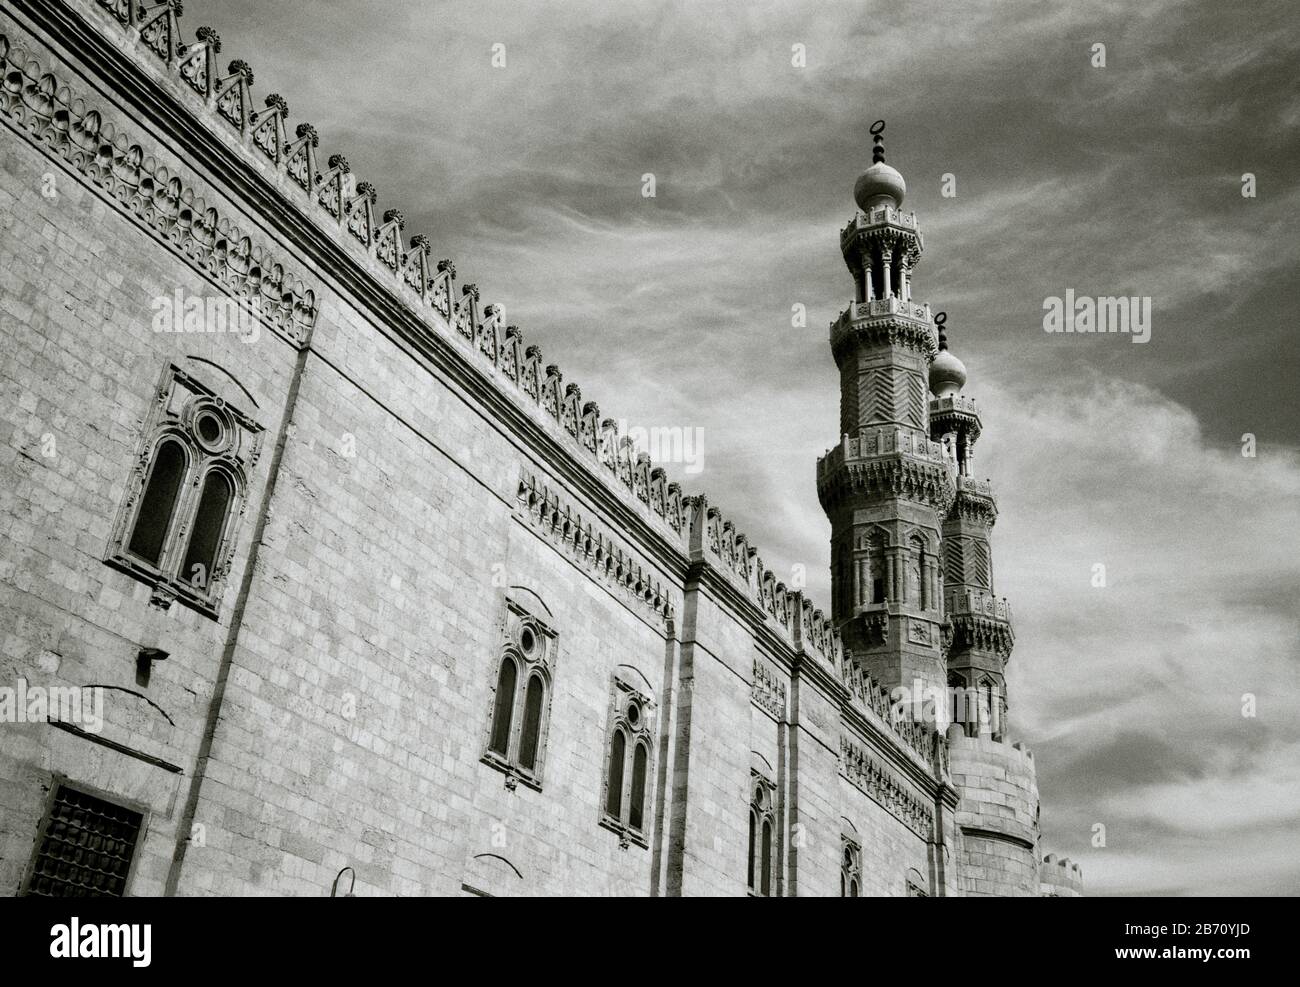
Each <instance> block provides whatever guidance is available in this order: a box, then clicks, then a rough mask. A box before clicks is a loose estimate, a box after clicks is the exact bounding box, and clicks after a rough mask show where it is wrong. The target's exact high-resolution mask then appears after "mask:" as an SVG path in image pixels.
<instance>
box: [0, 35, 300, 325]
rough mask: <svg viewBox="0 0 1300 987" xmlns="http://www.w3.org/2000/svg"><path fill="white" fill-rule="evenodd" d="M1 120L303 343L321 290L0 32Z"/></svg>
mask: <svg viewBox="0 0 1300 987" xmlns="http://www.w3.org/2000/svg"><path fill="white" fill-rule="evenodd" d="M0 74H2V75H3V80H4V81H3V86H0V118H3V119H4V121H5V122H6V123H7V124H8V125H9V126H10V127H11V128H12V129H13V130H15V131H16V132H17V133H18V134H20V135H21V136H22V137H24V138H26V139H27V140H28V141H30V142H31V143H32V144H34V145H35V146H36V147H37V148H38V149H40V150H41V151H43V152H44V153H45V154H48V155H52V156H57V157H59V158H61V159H63V161H65V162H66V163H67V164H68V165H69V166H71V167H72V168H73V169H74V170H75V171H76V172H78V173H79V174H81V175H82V176H84V177H85V178H86V179H87V180H88V181H89V183H90V184H91V185H92V187H94V188H95V189H97V190H98V191H99V192H100V194H101V195H102V196H103V197H104V198H105V199H107V200H108V201H109V202H111V203H112V204H113V205H114V206H116V207H117V208H118V209H119V210H121V211H122V212H123V213H125V214H126V215H127V216H129V217H130V218H131V219H133V220H135V221H136V222H137V223H139V224H141V225H142V226H144V227H145V228H146V229H147V230H149V231H150V232H151V233H152V234H153V235H154V236H156V237H158V238H159V239H160V240H162V241H163V242H164V243H167V244H168V245H170V246H171V247H172V248H173V249H175V250H176V251H177V252H178V253H179V254H180V255H181V256H182V257H184V258H185V260H186V262H187V263H189V264H190V265H191V266H192V267H194V268H196V269H197V270H198V271H200V272H201V273H202V274H204V275H207V276H209V277H212V278H214V279H215V280H216V281H217V282H218V283H220V284H221V285H223V286H224V287H225V288H226V290H228V291H229V292H230V293H231V294H232V295H233V296H235V297H236V298H238V299H242V300H245V301H247V302H248V303H249V306H250V309H251V310H252V312H253V313H255V314H256V315H257V317H258V318H259V319H260V320H261V321H262V322H264V323H265V324H266V326H267V327H268V328H269V329H271V330H272V331H274V332H277V333H279V334H280V335H281V336H283V337H285V338H286V339H288V340H289V341H290V342H292V343H294V344H295V345H298V346H301V345H302V344H303V342H304V340H305V339H306V337H307V336H308V334H309V333H310V331H311V328H312V326H314V325H315V323H316V315H317V301H316V299H317V292H315V291H314V290H312V289H311V288H309V287H307V286H306V284H305V283H304V282H303V280H302V279H301V278H299V277H297V276H296V275H294V274H292V273H291V272H290V271H288V270H287V269H286V268H285V266H284V265H283V264H282V263H280V262H279V261H278V260H277V259H276V258H275V257H274V256H273V255H272V254H271V253H270V252H269V251H267V250H265V249H264V248H263V247H261V246H260V245H257V244H254V243H253V242H252V240H251V238H250V237H248V236H247V235H245V233H244V232H243V231H241V230H240V228H239V227H237V226H235V225H234V224H233V223H231V222H230V221H229V220H228V219H226V218H225V217H223V216H221V215H219V214H218V212H217V210H216V209H215V208H213V207H211V206H209V205H207V204H206V202H205V201H204V199H203V197H202V196H200V195H198V194H196V193H195V191H194V189H193V188H192V187H191V186H190V185H189V184H187V183H186V182H185V181H184V180H183V179H182V178H181V177H180V176H178V175H173V174H171V173H170V172H169V171H168V170H167V169H166V168H165V167H162V166H161V165H159V164H158V163H157V161H156V160H155V159H154V158H153V157H151V156H149V155H147V154H146V153H145V152H144V149H143V148H142V147H141V146H140V145H139V144H136V143H133V142H132V141H130V140H129V139H128V138H127V136H126V135H125V134H119V133H116V132H115V129H114V127H113V125H112V123H109V122H105V121H104V119H103V117H102V115H101V113H100V112H99V111H98V110H95V109H91V108H90V107H88V106H87V105H86V103H85V101H84V100H82V99H81V98H79V97H77V96H75V95H74V94H73V92H72V90H71V89H70V88H69V87H68V86H67V85H65V84H64V83H63V82H62V81H60V80H59V79H58V78H57V77H56V76H55V75H54V74H52V73H51V72H48V71H45V70H43V69H42V67H41V65H40V63H39V62H38V61H37V59H36V58H34V57H33V56H32V55H30V54H29V53H28V52H27V51H26V50H25V49H23V48H21V47H12V46H11V44H10V41H9V38H8V36H7V35H5V34H0Z"/></svg>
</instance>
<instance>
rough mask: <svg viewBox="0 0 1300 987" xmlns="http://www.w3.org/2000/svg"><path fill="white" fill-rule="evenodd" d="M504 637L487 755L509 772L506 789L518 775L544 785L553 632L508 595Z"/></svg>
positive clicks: (496, 679) (518, 778)
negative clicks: (543, 767) (543, 774)
mask: <svg viewBox="0 0 1300 987" xmlns="http://www.w3.org/2000/svg"><path fill="white" fill-rule="evenodd" d="M503 637H504V640H503V641H502V645H501V657H500V661H499V664H498V665H497V666H496V668H495V676H496V678H495V686H494V690H493V695H492V718H491V721H490V725H489V727H488V737H487V750H486V751H485V752H484V754H483V760H484V762H486V763H487V764H490V765H491V766H492V767H494V768H497V769H498V770H500V771H503V772H505V774H506V786H507V787H508V788H513V787H515V785H516V784H517V783H518V782H519V781H520V780H522V781H524V782H526V783H527V784H529V785H530V786H532V787H533V788H540V787H541V776H542V764H543V761H544V758H545V753H546V727H547V717H548V716H549V714H550V703H551V674H552V669H553V667H554V663H555V658H556V638H555V632H554V631H552V630H551V629H550V628H549V627H548V626H547V625H546V624H544V623H542V621H541V620H540V619H538V618H537V617H536V616H534V615H533V614H532V613H530V612H529V611H528V610H527V609H525V608H524V607H523V606H522V605H520V604H519V603H517V602H516V601H515V600H513V599H510V598H509V597H507V599H506V620H505V627H504V633H503Z"/></svg>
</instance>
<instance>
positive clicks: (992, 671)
mask: <svg viewBox="0 0 1300 987" xmlns="http://www.w3.org/2000/svg"><path fill="white" fill-rule="evenodd" d="M935 322H936V324H937V325H938V326H939V353H938V355H937V356H936V357H935V358H934V362H933V363H931V365H930V391H931V393H932V394H933V397H932V398H931V399H930V435H931V437H932V438H934V439H936V440H938V441H939V442H941V443H942V444H943V447H944V450H945V452H946V453H948V455H949V458H950V459H952V460H955V461H956V465H957V495H956V499H955V500H954V502H953V505H952V508H951V510H950V511H949V513H948V516H947V517H946V518H945V519H944V522H943V553H942V554H943V605H944V612H945V614H946V615H947V617H948V621H949V628H950V631H951V643H950V646H949V650H948V686H949V687H950V688H951V689H952V690H953V691H952V693H951V697H952V698H951V704H952V705H951V707H950V713H951V718H952V719H953V720H954V721H958V722H961V723H963V725H964V728H965V730H966V732H967V733H968V734H970V735H972V736H973V735H974V734H976V733H978V732H985V733H989V734H991V735H992V736H993V738H994V739H995V740H1001V739H1002V738H1003V737H1004V736H1005V734H1006V729H1007V704H1006V679H1005V676H1004V672H1005V668H1006V662H1007V660H1008V659H1009V658H1010V657H1011V646H1012V643H1013V641H1014V636H1013V634H1012V631H1011V613H1010V608H1009V606H1008V605H1007V601H1006V600H1005V599H998V598H997V597H996V596H994V594H993V551H992V546H991V544H990V541H989V533H990V531H991V530H992V528H993V522H994V521H995V520H996V518H997V513H998V511H997V502H996V500H995V499H994V497H993V488H992V485H991V484H990V483H989V481H988V480H977V479H975V478H974V477H973V476H972V475H971V462H972V461H973V457H974V451H975V442H976V440H977V439H978V438H979V435H980V428H981V422H980V415H979V410H978V409H977V408H976V406H975V401H974V400H973V399H972V398H968V397H966V396H965V395H963V394H962V393H961V389H962V387H963V385H965V383H966V368H965V366H964V365H963V364H962V362H961V361H960V360H959V359H957V357H955V356H954V355H953V354H952V352H951V351H950V350H949V349H948V340H947V334H946V333H945V331H944V330H945V325H944V324H945V322H946V316H945V315H944V313H942V312H941V313H939V314H938V315H936V316H935Z"/></svg>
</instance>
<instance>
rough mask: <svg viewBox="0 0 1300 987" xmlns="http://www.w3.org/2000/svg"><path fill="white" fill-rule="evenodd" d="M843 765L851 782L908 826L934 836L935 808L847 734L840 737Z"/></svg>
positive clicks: (923, 834) (925, 836) (926, 835)
mask: <svg viewBox="0 0 1300 987" xmlns="http://www.w3.org/2000/svg"><path fill="white" fill-rule="evenodd" d="M840 765H841V767H842V769H843V771H844V775H845V777H846V778H848V779H849V781H851V782H853V784H854V785H856V786H857V787H858V788H860V789H862V791H864V792H866V793H867V795H869V796H870V797H871V798H872V799H874V800H875V801H876V802H877V803H878V804H879V805H880V806H881V807H883V808H884V809H885V810H886V811H888V812H889V813H891V814H892V815H893V816H894V817H895V818H897V819H898V820H899V821H900V822H901V823H903V825H905V826H906V827H907V828H908V829H910V830H912V832H914V833H916V834H917V835H918V836H920V837H921V838H922V839H924V840H929V839H931V838H932V837H933V834H934V809H933V807H931V806H930V805H928V804H927V803H926V802H925V800H923V799H921V798H920V797H919V796H917V795H916V794H915V793H914V792H913V791H912V790H911V788H910V787H908V786H907V785H905V784H904V783H903V782H901V781H899V780H898V779H897V778H896V777H894V775H893V774H892V773H891V772H890V771H888V770H886V769H885V768H884V766H882V765H881V764H880V763H879V762H878V761H877V760H876V759H875V758H873V757H872V756H871V755H869V754H868V753H867V752H866V751H864V750H863V749H862V748H861V747H859V746H858V745H857V744H855V743H853V741H852V740H850V739H849V738H848V737H846V736H841V737H840Z"/></svg>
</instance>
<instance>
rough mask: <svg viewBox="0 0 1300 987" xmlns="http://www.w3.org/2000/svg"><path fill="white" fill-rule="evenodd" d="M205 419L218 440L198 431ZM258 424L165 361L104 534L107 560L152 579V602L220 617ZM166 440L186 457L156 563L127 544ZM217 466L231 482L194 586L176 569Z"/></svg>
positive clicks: (258, 435) (259, 439) (256, 450)
mask: <svg viewBox="0 0 1300 987" xmlns="http://www.w3.org/2000/svg"><path fill="white" fill-rule="evenodd" d="M205 424H206V425H209V426H213V427H216V429H217V438H216V439H212V438H209V437H208V436H207V435H206V434H205V433H204V432H203V431H201V427H202V426H204V425H205ZM263 431H264V430H263V428H262V426H261V425H259V424H258V423H257V422H256V421H254V420H253V419H252V418H250V417H249V416H248V415H246V414H244V413H243V412H242V411H240V410H239V409H238V408H236V407H235V406H234V405H232V404H230V403H229V402H227V401H226V400H225V399H223V398H222V397H221V396H220V395H218V394H217V393H216V392H215V391H214V390H212V389H211V388H209V387H208V386H207V385H205V384H204V383H203V382H202V381H200V380H198V379H197V378H195V377H194V376H193V375H191V374H189V373H187V372H186V371H185V370H183V369H181V368H180V367H178V366H177V365H176V364H168V365H167V366H166V367H165V368H164V369H163V372H162V375H161V377H160V379H159V382H158V387H157V389H156V390H155V392H154V400H153V402H152V404H151V405H150V408H149V412H148V414H147V415H146V417H145V423H144V428H143V430H142V433H141V438H140V442H139V445H138V447H137V453H136V462H135V466H134V468H133V469H132V470H131V474H130V476H129V477H128V479H127V484H126V490H125V491H124V493H123V496H122V502H121V505H120V506H119V508H118V513H117V519H116V521H115V522H114V525H113V530H112V533H111V534H110V536H109V544H108V548H107V551H106V553H105V558H104V562H105V564H107V565H110V566H112V567H113V568H115V569H118V570H120V571H121V572H124V573H126V574H127V575H129V576H132V577H133V578H135V579H138V580H140V581H141V582H143V583H145V584H146V585H148V586H152V587H153V596H152V602H153V603H154V604H155V605H157V606H159V607H161V608H162V609H164V610H165V609H167V608H168V607H170V606H171V604H172V601H173V600H179V601H180V602H181V603H183V604H184V605H185V606H187V607H190V608H191V609H193V610H197V611H198V612H199V613H201V614H204V615H205V616H207V617H211V618H212V619H213V620H216V619H218V618H219V607H220V603H221V598H222V595H223V594H224V592H225V588H226V579H227V578H228V577H229V575H230V565H231V559H232V557H233V555H234V551H235V545H236V543H237V540H238V537H239V531H240V528H241V526H242V524H243V520H244V516H245V514H246V513H247V509H248V471H249V470H250V469H251V468H252V467H253V466H254V465H255V464H256V463H257V460H258V457H259V456H260V453H261V448H262V440H263ZM168 442H174V443H176V444H177V445H179V446H180V448H181V450H182V453H183V454H184V458H185V462H184V468H183V473H182V477H181V483H180V489H179V491H178V493H177V496H176V501H175V504H174V505H173V508H172V513H171V517H170V518H169V520H168V522H167V530H166V531H165V532H164V533H163V539H162V549H161V551H160V553H159V556H158V560H157V562H153V561H151V560H149V559H146V558H143V557H141V556H139V555H137V554H135V553H134V552H132V551H131V549H130V543H131V540H132V536H133V535H134V534H135V530H136V525H137V523H138V522H139V520H140V518H139V511H140V507H141V501H142V499H143V494H144V491H145V489H146V487H147V485H148V483H149V481H150V479H151V478H152V476H153V469H154V465H155V463H156V461H157V458H158V453H159V450H160V449H162V447H163V445H164V444H165V443H168ZM214 472H216V473H219V474H220V475H221V476H222V477H224V479H225V480H226V482H227V483H228V484H229V486H230V498H229V500H228V501H227V504H226V510H225V515H224V517H223V518H222V521H221V528H220V531H219V533H218V536H217V540H216V549H215V551H214V553H213V559H214V564H213V567H212V571H211V572H210V573H208V574H207V578H206V582H205V584H203V585H196V584H195V583H194V582H192V581H191V580H190V579H189V578H187V576H186V574H185V573H183V572H181V571H180V570H181V567H182V565H183V563H184V561H185V556H186V554H187V553H188V551H189V547H190V539H191V536H192V535H193V533H194V524H195V520H196V517H197V512H198V508H199V503H200V500H201V498H202V494H203V489H204V485H205V483H206V481H207V478H208V476H209V475H210V474H211V473H214Z"/></svg>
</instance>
